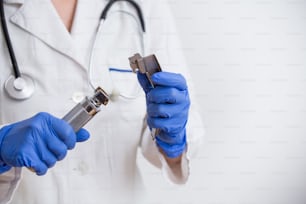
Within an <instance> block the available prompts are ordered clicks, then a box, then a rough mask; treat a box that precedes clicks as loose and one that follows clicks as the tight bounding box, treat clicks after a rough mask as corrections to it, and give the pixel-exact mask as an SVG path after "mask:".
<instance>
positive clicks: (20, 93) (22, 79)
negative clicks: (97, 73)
mask: <svg viewBox="0 0 306 204" xmlns="http://www.w3.org/2000/svg"><path fill="white" fill-rule="evenodd" d="M119 1H125V2H128V3H129V4H130V5H131V6H132V7H133V8H134V9H135V10H136V12H137V16H138V19H139V23H140V26H141V35H140V36H141V49H142V50H141V51H142V52H144V40H143V34H144V33H145V31H146V29H145V21H144V18H143V14H142V10H141V8H140V6H139V5H138V4H137V3H136V2H135V1H134V0H110V1H109V2H108V3H107V4H106V6H105V7H104V9H103V11H102V13H101V16H100V18H99V20H100V23H99V25H98V28H97V32H96V35H95V38H94V41H93V45H92V49H91V53H90V60H89V68H88V72H87V75H88V81H89V85H90V87H92V88H93V89H95V88H96V87H95V86H94V85H93V83H92V80H91V71H92V66H93V57H94V50H95V47H96V41H97V38H98V37H99V36H100V32H101V30H102V29H101V27H102V24H103V23H104V22H105V20H106V17H107V13H108V11H109V10H110V8H111V7H112V6H113V4H114V3H116V2H119ZM122 12H124V11H122ZM125 13H126V14H128V15H132V14H130V13H128V12H125ZM0 16H1V26H2V30H3V35H4V38H5V42H6V45H7V48H8V52H9V55H10V61H11V64H12V67H13V72H14V74H13V75H10V76H9V78H8V79H7V80H6V81H5V84H4V89H5V90H6V92H7V93H8V95H9V96H10V97H11V98H13V99H15V100H25V99H29V98H30V97H31V96H32V95H33V93H34V91H35V81H34V79H33V78H32V77H31V76H29V75H26V74H22V73H21V72H20V69H19V67H18V63H17V60H16V56H15V52H14V49H13V46H12V43H11V39H10V35H9V32H8V29H7V24H6V18H5V13H4V3H3V0H0ZM133 17H134V16H133ZM136 20H137V19H136ZM115 94H117V95H120V94H119V93H115ZM122 97H124V98H133V96H124V95H122Z"/></svg>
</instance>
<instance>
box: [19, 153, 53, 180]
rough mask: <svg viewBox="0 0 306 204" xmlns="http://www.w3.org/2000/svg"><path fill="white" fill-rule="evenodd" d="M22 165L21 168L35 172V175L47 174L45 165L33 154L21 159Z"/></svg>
mask: <svg viewBox="0 0 306 204" xmlns="http://www.w3.org/2000/svg"><path fill="white" fill-rule="evenodd" d="M20 163H22V162H20ZM23 163H24V165H23V166H25V167H28V168H29V169H31V170H33V171H35V172H36V174H37V175H39V176H41V175H44V174H46V173H47V170H48V167H47V165H46V164H45V163H44V162H42V161H41V160H40V158H39V157H38V155H37V154H36V153H35V152H30V153H29V155H28V157H27V158H23Z"/></svg>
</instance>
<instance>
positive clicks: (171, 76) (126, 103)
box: [0, 0, 203, 204]
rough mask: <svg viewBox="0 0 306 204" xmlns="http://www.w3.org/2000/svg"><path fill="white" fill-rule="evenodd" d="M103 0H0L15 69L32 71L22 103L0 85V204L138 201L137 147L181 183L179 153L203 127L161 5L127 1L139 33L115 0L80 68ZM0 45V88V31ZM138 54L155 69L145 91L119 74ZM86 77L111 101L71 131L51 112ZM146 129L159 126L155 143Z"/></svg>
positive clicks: (184, 153) (0, 63)
mask: <svg viewBox="0 0 306 204" xmlns="http://www.w3.org/2000/svg"><path fill="white" fill-rule="evenodd" d="M107 3H108V1H105V0H78V1H77V0H66V1H62V0H5V1H4V10H5V17H6V22H7V26H8V30H9V33H10V37H11V40H12V45H13V47H14V50H15V55H16V59H17V61H18V64H19V68H20V71H21V73H22V74H24V75H27V76H31V78H33V80H34V84H35V90H34V93H33V95H32V96H31V97H30V98H28V99H25V100H16V99H13V98H12V97H10V96H9V95H8V93H7V92H6V91H5V90H4V89H3V88H2V89H1V91H0V124H2V125H1V126H0V127H1V129H0V203H8V202H10V203H13V204H21V203H22V204H24V203H29V204H30V203H31V204H36V203H39V204H42V203H43V204H55V203H57V204H69V203H71V204H77V203H80V204H85V203H86V204H96V203H137V201H139V202H140V203H141V202H142V201H141V199H140V197H141V194H142V192H141V189H142V182H141V177H140V172H139V170H138V167H137V165H136V157H137V150H138V149H140V150H141V152H142V154H143V155H144V157H145V158H146V159H147V160H148V161H149V162H151V163H152V164H153V165H154V166H156V167H158V168H161V169H162V171H163V172H164V174H165V176H166V178H168V179H169V180H170V181H172V182H173V183H177V184H183V183H185V182H186V181H187V179H188V175H189V158H190V156H191V155H192V152H194V150H195V149H196V146H197V145H198V144H199V142H200V140H201V137H202V135H203V128H202V125H201V120H200V118H199V115H198V114H197V112H196V111H195V109H194V105H193V104H191V103H190V101H192V98H193V94H192V86H191V84H190V83H189V74H188V71H187V70H186V66H185V64H184V62H183V60H182V55H181V50H180V47H179V45H178V44H177V36H176V33H175V29H174V26H173V21H172V18H171V16H170V13H169V10H168V8H167V6H166V3H165V2H164V1H163V0H160V1H156V0H154V1H153V0H152V1H151V0H146V1H137V3H138V4H139V5H140V7H141V9H142V12H143V14H144V19H145V22H146V23H147V24H146V25H147V27H146V34H145V35H143V33H142V31H141V26H140V23H139V19H138V18H137V14H136V12H135V9H134V8H133V7H132V6H131V5H130V4H129V3H128V2H125V1H119V2H117V3H115V4H114V5H113V6H112V7H111V9H110V11H109V13H108V16H107V19H106V20H105V22H104V23H103V25H102V28H101V32H100V34H99V36H97V39H96V45H95V48H94V52H93V56H92V62H91V63H92V65H93V66H92V67H91V70H88V67H89V62H90V58H91V54H90V53H91V51H92V49H93V46H92V45H93V41H94V39H95V36H96V33H97V26H98V24H99V16H100V14H101V11H102V10H103V9H104V7H105V6H106V4H107ZM0 44H1V47H0V73H1V75H0V82H1V86H4V84H5V81H6V80H7V78H8V77H9V76H10V75H12V69H11V61H10V58H9V55H8V51H7V47H6V44H5V39H4V37H3V35H1V36H0ZM140 51H142V52H143V53H147V54H151V53H154V54H156V55H157V57H158V59H159V61H160V63H161V66H162V68H163V71H164V72H161V73H157V74H155V75H153V77H152V80H153V81H154V83H155V84H156V88H154V89H152V88H151V87H150V86H149V84H148V81H147V80H146V78H145V77H144V76H143V75H141V74H138V75H137V74H133V73H131V72H129V71H127V70H130V68H129V62H128V57H130V56H132V55H133V54H134V53H137V52H140ZM176 73H180V74H176ZM186 81H188V86H187V83H186ZM89 84H93V85H94V86H101V87H102V88H103V89H104V90H105V91H106V92H107V93H109V94H110V95H111V101H110V103H109V104H108V105H107V106H106V107H103V108H102V110H101V112H100V113H99V114H97V116H95V118H93V119H92V120H91V121H90V122H89V123H88V124H87V125H86V126H85V129H81V130H80V131H78V132H77V133H74V132H73V130H72V127H70V125H69V124H68V123H66V122H65V121H64V120H62V119H60V118H62V117H63V116H64V115H65V114H66V113H67V112H68V111H69V110H70V109H71V108H72V107H74V106H75V104H76V103H78V102H80V100H81V99H82V98H83V97H84V96H86V95H92V92H93V90H92V88H91V86H90V85H89ZM190 104H191V105H190ZM153 128H158V129H160V131H159V134H158V135H157V136H156V139H155V140H152V138H151V133H150V130H152V129H153ZM89 135H90V139H89ZM85 141H86V142H85ZM77 142H84V143H82V144H76V143H77ZM23 167H27V168H23ZM29 169H30V170H31V171H30V170H29ZM33 171H34V172H33ZM37 175H39V176H37ZM40 175H42V176H40ZM137 192H138V193H137Z"/></svg>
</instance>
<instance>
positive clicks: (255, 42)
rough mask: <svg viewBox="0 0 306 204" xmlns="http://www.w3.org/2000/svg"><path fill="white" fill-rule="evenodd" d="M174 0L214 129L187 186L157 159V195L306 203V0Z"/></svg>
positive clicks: (180, 201)
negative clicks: (166, 174) (177, 183)
mask: <svg viewBox="0 0 306 204" xmlns="http://www.w3.org/2000/svg"><path fill="white" fill-rule="evenodd" d="M168 2H169V4H170V5H171V8H172V9H173V12H174V15H175V18H176V22H177V25H178V30H179V35H180V36H181V39H182V48H183V49H184V52H185V55H186V59H187V62H188V64H189V66H190V69H191V70H192V73H191V74H192V76H193V79H194V83H195V85H196V91H197V95H196V96H197V100H198V103H199V105H200V111H201V115H202V117H203V121H204V124H205V127H206V132H207V133H206V135H205V139H204V145H203V147H202V148H201V151H200V152H199V155H198V157H197V158H196V159H195V160H194V162H193V163H192V166H191V167H192V168H191V170H192V174H191V176H190V181H189V183H188V184H187V185H186V186H183V187H180V188H179V189H177V187H174V186H170V185H168V184H167V183H166V182H164V181H163V180H162V179H161V176H160V175H159V173H158V171H154V170H152V169H151V168H150V165H148V164H147V165H148V166H147V168H144V169H145V175H146V176H145V180H146V183H147V186H148V188H149V193H150V194H151V195H152V200H151V203H155V204H157V203H167V204H172V203H176V204H195V203H196V204H305V203H306V135H305V133H306V95H305V91H306V1H305V0H171V1H170V0H168ZM144 165H146V164H144ZM148 175H149V176H148ZM161 183H162V187H160V186H161ZM154 196H155V197H158V199H156V200H154ZM160 197H163V199H164V201H160ZM157 200H158V201H157Z"/></svg>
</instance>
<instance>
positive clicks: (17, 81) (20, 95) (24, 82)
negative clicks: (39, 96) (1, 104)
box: [4, 74, 35, 100]
mask: <svg viewBox="0 0 306 204" xmlns="http://www.w3.org/2000/svg"><path fill="white" fill-rule="evenodd" d="M4 88H5V90H6V92H7V94H8V95H9V96H10V97H11V98H13V99H17V100H24V99H28V98H30V97H31V96H32V94H33V93H34V89H35V85H34V80H33V79H32V78H31V77H29V76H27V75H25V74H22V75H21V77H18V78H15V76H13V75H11V76H9V78H8V79H7V80H6V82H5V84H4Z"/></svg>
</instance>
